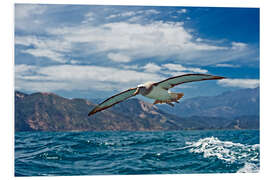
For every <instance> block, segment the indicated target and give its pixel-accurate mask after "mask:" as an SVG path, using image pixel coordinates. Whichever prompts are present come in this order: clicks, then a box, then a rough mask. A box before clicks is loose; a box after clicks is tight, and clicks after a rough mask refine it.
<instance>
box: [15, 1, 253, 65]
mask: <svg viewBox="0 0 270 180" xmlns="http://www.w3.org/2000/svg"><path fill="white" fill-rule="evenodd" d="M44 7H46V6H44ZM18 11H19V10H18ZM180 11H181V12H182V13H186V9H182V10H180ZM41 12H42V11H41ZM43 13H44V11H43ZM159 13H160V12H159V11H157V10H154V9H148V10H139V11H126V12H121V13H118V14H112V15H115V16H121V17H129V19H126V21H118V22H111V23H105V24H99V25H97V24H95V25H93V24H91V23H88V22H90V21H95V20H96V18H97V16H96V14H95V13H94V12H88V13H86V14H85V19H84V21H83V22H82V23H81V24H76V25H68V26H65V25H63V26H61V27H59V26H58V27H57V26H56V27H52V26H48V28H44V25H43V26H38V27H39V28H40V27H43V30H42V31H46V33H47V36H45V37H43V38H41V37H40V36H37V37H35V36H16V37H15V43H16V44H21V45H24V46H29V45H33V46H34V47H31V48H30V47H27V48H26V49H25V50H24V51H22V52H24V53H28V54H31V55H33V56H36V57H48V58H50V59H51V60H54V61H57V62H67V61H68V60H67V59H65V58H64V57H70V54H71V53H72V54H74V53H78V54H76V57H79V56H81V57H82V56H83V57H86V56H90V55H95V54H98V55H104V59H103V60H107V59H109V60H112V61H115V62H119V63H123V62H130V61H135V60H136V61H137V60H140V59H146V58H153V57H157V61H166V60H167V59H168V58H173V60H174V61H177V62H179V63H182V64H183V63H189V64H193V65H209V64H216V63H222V62H225V61H229V60H235V59H239V58H243V57H247V56H249V55H250V54H252V53H253V54H254V51H251V50H250V48H249V46H248V45H247V44H245V43H241V42H232V43H231V46H224V45H222V43H215V42H213V41H210V40H207V39H206V38H203V39H202V38H200V37H194V35H193V33H192V32H191V30H192V29H186V28H185V27H184V26H183V22H166V21H151V22H149V23H142V24H140V23H139V22H137V20H138V18H139V19H140V18H145V17H146V16H147V15H149V16H150V15H155V14H159ZM22 14H24V13H23V12H22ZM26 14H27V13H26ZM23 16H28V15H23ZM29 17H30V16H29ZM108 17H109V16H108ZM30 19H31V18H30ZM31 20H39V19H34V18H32V19H31ZM129 20H130V21H133V23H130V21H129ZM16 23H17V22H16ZM24 26H25V24H24ZM38 32H39V31H38ZM106 56H107V58H106ZM99 57H100V56H99ZM119 57H121V58H119ZM197 70H198V69H197Z"/></svg>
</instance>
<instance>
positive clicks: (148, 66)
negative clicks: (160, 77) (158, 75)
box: [143, 63, 161, 72]
mask: <svg viewBox="0 0 270 180" xmlns="http://www.w3.org/2000/svg"><path fill="white" fill-rule="evenodd" d="M143 69H145V71H146V72H158V71H160V69H161V67H160V66H158V65H156V64H155V63H148V64H146V65H145V66H144V67H143Z"/></svg>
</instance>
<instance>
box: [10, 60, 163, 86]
mask: <svg viewBox="0 0 270 180" xmlns="http://www.w3.org/2000/svg"><path fill="white" fill-rule="evenodd" d="M15 72H16V73H15V78H16V80H15V87H16V89H27V90H34V91H56V90H68V91H71V90H89V89H94V90H103V91H104V90H105V91H106V90H108V91H110V90H124V89H127V88H130V87H136V86H137V85H138V84H141V83H144V82H147V81H159V80H161V79H164V77H162V76H160V75H158V74H154V73H148V72H138V71H134V70H126V69H119V68H111V67H102V66H80V65H57V66H49V67H37V66H28V65H17V66H15ZM45 86H46V87H45Z"/></svg>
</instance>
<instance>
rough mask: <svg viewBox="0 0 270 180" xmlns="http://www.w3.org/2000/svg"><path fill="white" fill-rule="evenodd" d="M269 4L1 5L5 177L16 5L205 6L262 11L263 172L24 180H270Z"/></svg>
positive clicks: (210, 0)
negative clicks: (153, 179) (147, 179)
mask: <svg viewBox="0 0 270 180" xmlns="http://www.w3.org/2000/svg"><path fill="white" fill-rule="evenodd" d="M267 1H268V0H14V1H13V2H12V1H10V0H9V1H3V2H2V4H1V6H0V7H1V11H0V12H1V16H0V18H1V21H0V22H1V55H2V56H1V60H0V62H1V66H0V67H1V76H0V77H1V84H2V86H1V87H2V88H1V113H3V114H4V115H2V116H1V123H2V124H1V125H2V126H1V131H0V132H1V136H0V137H1V141H0V142H1V148H0V149H1V153H0V155H1V167H0V170H1V177H3V179H15V178H14V128H13V127H14V122H13V119H14V110H13V104H14V103H13V102H14V98H13V96H14V74H13V72H14V48H13V47H14V41H13V34H14V33H13V32H14V24H13V23H14V3H41V4H92V5H93V4H94V5H148V6H196V7H198V6H201V7H259V8H260V12H261V13H260V16H261V22H260V29H261V31H260V40H261V43H260V64H261V68H260V72H261V73H260V84H261V86H260V87H261V94H260V100H261V104H260V109H261V112H260V116H261V119H260V123H261V129H260V130H261V131H260V132H261V142H260V144H261V146H260V149H261V162H260V164H261V168H260V169H261V170H260V173H255V174H192V175H190V174H184V175H139V176H68V177H65V176H62V177H27V178H20V179H43V180H44V179H65V180H66V179H68V180H69V179H75V178H76V179H89V178H91V179H104V178H105V179H106V178H108V179H117V180H119V179H120V180H121V179H126V178H129V179H135V178H145V179H146V178H155V179H156V178H157V179H164V178H169V179H179V178H186V179H190V178H191V179H215V180H216V179H217V178H218V179H220V178H221V179H227V178H232V179H242V178H243V179H255V178H259V179H266V177H269V175H270V174H269V172H270V169H269V160H270V159H269V154H270V151H269V142H270V140H269V137H270V136H269V132H270V130H269V128H270V124H269V121H270V119H269V118H268V117H269V116H268V113H267V112H268V111H269V106H268V105H267V104H268V103H267V102H269V95H268V94H269V93H270V89H269V84H270V82H269V80H268V79H267V78H269V77H270V76H269V70H268V69H269V67H270V66H269V61H270V58H269V53H268V52H269V51H270V50H269V45H268V41H269V36H268V34H269V32H270V28H269V17H270V9H269V6H267Z"/></svg>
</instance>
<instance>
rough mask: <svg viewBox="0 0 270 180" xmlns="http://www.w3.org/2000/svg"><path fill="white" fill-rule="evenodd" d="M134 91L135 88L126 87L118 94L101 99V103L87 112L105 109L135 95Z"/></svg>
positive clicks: (93, 112)
mask: <svg viewBox="0 0 270 180" xmlns="http://www.w3.org/2000/svg"><path fill="white" fill-rule="evenodd" d="M136 91H137V88H131V89H128V90H126V91H123V92H121V93H119V94H116V95H114V96H112V97H110V98H108V99H106V100H105V101H103V102H102V103H100V104H99V105H98V106H96V107H95V108H94V109H93V110H92V111H91V112H89V114H88V116H90V115H92V114H95V113H96V112H99V111H102V110H104V109H107V108H109V107H111V106H113V105H115V104H117V103H120V102H122V101H124V100H126V99H128V98H130V97H132V96H135V95H136Z"/></svg>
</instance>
